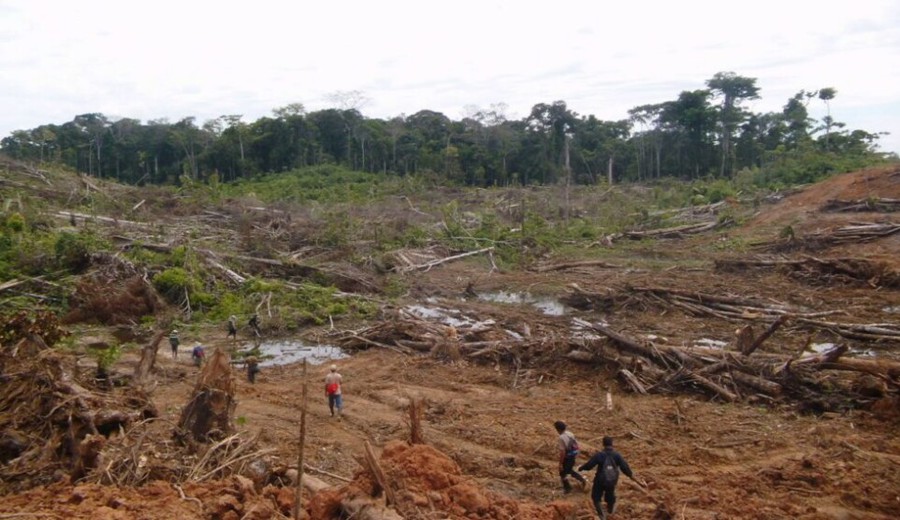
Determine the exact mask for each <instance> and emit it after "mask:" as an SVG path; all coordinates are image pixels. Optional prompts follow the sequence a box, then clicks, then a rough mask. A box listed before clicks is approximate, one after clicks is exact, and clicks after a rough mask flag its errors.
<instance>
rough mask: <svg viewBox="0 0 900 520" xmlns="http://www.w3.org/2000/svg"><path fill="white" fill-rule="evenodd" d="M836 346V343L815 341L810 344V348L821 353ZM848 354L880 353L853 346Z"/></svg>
mask: <svg viewBox="0 0 900 520" xmlns="http://www.w3.org/2000/svg"><path fill="white" fill-rule="evenodd" d="M835 346H836V345H835V344H834V343H813V344H812V345H810V346H809V350H812V351H813V352H815V353H816V354H821V353H823V352H826V351H828V350H831V349H833V348H834V347H835ZM848 354H853V355H854V356H858V357H878V354H877V353H876V352H875V351H874V350H869V349H858V348H851V349H850V350H849V351H848Z"/></svg>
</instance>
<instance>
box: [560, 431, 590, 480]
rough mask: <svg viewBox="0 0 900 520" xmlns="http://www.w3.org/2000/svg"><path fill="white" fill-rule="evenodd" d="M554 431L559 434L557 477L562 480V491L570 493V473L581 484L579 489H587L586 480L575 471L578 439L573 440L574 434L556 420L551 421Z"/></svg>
mask: <svg viewBox="0 0 900 520" xmlns="http://www.w3.org/2000/svg"><path fill="white" fill-rule="evenodd" d="M553 427H554V428H556V433H558V434H559V442H558V446H559V479H560V480H561V481H562V487H563V493H571V492H572V486H571V485H570V484H569V479H568V476H569V475H572V477H574V478H575V480H577V481H578V482H579V484H581V489H587V481H586V480H585V478H584V477H582V476H581V474H580V473H578V472H577V471H575V469H574V468H575V457H577V456H578V453H579V448H578V441H576V440H575V434H573V433H572V432H570V431H569V429H568V427H567V426H566V423H564V422H562V421H556V422H555V423H553Z"/></svg>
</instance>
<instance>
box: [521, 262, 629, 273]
mask: <svg viewBox="0 0 900 520" xmlns="http://www.w3.org/2000/svg"><path fill="white" fill-rule="evenodd" d="M576 267H603V268H606V269H620V268H621V267H622V266H621V265H617V264H610V263H608V262H604V261H602V260H585V261H583V262H566V263H562V264H553V265H541V266H538V267H536V268H535V269H534V270H535V271H537V272H539V273H546V272H549V271H562V270H565V269H574V268H576Z"/></svg>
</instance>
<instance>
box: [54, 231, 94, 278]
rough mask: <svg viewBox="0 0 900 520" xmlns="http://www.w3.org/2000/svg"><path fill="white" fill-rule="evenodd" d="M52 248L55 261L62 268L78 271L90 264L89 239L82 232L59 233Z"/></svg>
mask: <svg viewBox="0 0 900 520" xmlns="http://www.w3.org/2000/svg"><path fill="white" fill-rule="evenodd" d="M53 249H54V252H55V253H56V262H57V264H58V265H59V266H60V267H62V268H63V269H67V270H69V271H71V272H73V273H80V272H82V271H84V270H85V269H87V268H88V266H90V265H91V251H90V246H89V240H87V239H86V237H85V236H84V235H82V234H77V235H76V234H74V233H60V234H59V236H58V237H57V238H56V243H55V244H54V246H53Z"/></svg>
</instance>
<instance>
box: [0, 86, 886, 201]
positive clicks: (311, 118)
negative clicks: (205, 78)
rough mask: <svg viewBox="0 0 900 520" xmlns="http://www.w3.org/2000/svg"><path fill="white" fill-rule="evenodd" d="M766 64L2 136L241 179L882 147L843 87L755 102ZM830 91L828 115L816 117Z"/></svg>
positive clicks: (104, 169)
mask: <svg viewBox="0 0 900 520" xmlns="http://www.w3.org/2000/svg"><path fill="white" fill-rule="evenodd" d="M759 92H760V88H759V87H758V86H757V84H756V79H755V78H749V77H745V76H740V75H737V74H735V73H733V72H720V73H717V74H715V75H714V76H713V77H712V78H710V79H709V80H707V81H706V82H705V88H701V89H697V90H692V91H684V92H681V93H680V94H679V95H678V97H677V98H676V99H674V100H671V101H665V102H662V103H657V104H648V105H641V106H638V107H635V108H633V109H632V110H630V111H629V112H628V116H629V117H628V118H627V119H623V120H619V121H603V120H600V119H597V118H596V117H595V116H593V115H587V116H585V115H580V114H577V113H575V112H573V111H572V110H570V109H569V108H568V107H567V105H566V103H565V102H564V101H555V102H552V103H539V104H537V105H534V107H533V108H532V109H531V112H530V113H529V114H528V115H527V116H526V117H524V118H522V119H518V120H515V119H510V118H508V117H507V115H506V106H505V105H503V104H502V103H501V104H496V105H491V106H490V107H489V108H478V107H467V115H466V116H465V117H463V118H462V119H460V120H458V121H457V120H453V119H451V118H449V117H447V116H446V115H444V114H442V113H440V112H435V111H432V110H421V111H419V112H416V113H415V114H412V115H409V116H403V115H401V116H397V117H394V118H391V119H378V118H369V117H365V116H364V115H363V114H362V113H361V112H360V110H359V109H358V105H360V104H361V101H362V100H363V97H362V96H361V93H359V92H349V93H338V95H337V96H335V98H334V100H335V101H336V102H337V104H338V105H341V106H340V107H339V108H328V109H324V110H318V111H313V112H307V111H306V110H305V108H304V107H303V105H302V104H300V103H294V104H291V105H288V106H285V107H281V108H277V109H275V110H273V111H272V115H271V116H267V117H262V118H260V119H257V120H256V121H253V122H244V121H243V120H242V119H243V118H242V116H240V115H223V116H221V117H219V118H216V119H213V120H210V121H206V122H204V123H203V124H202V125H198V124H197V122H196V120H195V118H193V117H186V118H184V119H182V120H180V121H177V122H175V123H171V122H169V121H167V120H151V121H148V122H146V123H142V122H141V121H139V120H136V119H129V118H124V119H118V120H115V121H113V120H110V119H109V118H108V117H106V116H104V115H103V114H100V113H90V114H82V115H78V116H76V117H75V118H74V119H73V120H72V121H70V122H67V123H64V124H62V125H55V124H45V125H41V126H39V127H37V128H34V129H31V130H17V131H14V132H12V133H11V134H10V135H9V136H8V137H6V138H4V139H2V141H0V150H2V151H3V152H4V153H6V154H7V155H10V156H12V157H14V158H19V159H24V160H32V161H42V162H43V161H51V162H57V163H62V164H65V165H68V166H70V167H72V168H75V169H77V170H78V171H80V172H83V173H85V174H88V175H92V176H97V177H105V178H115V179H117V180H119V181H122V182H127V183H138V184H140V183H157V184H163V183H173V182H178V181H179V179H180V177H181V176H187V177H189V178H191V179H195V180H205V179H208V178H209V177H210V176H213V175H216V176H218V178H219V179H220V180H224V181H232V180H237V179H241V178H248V177H253V176H256V175H259V174H265V173H274V172H281V171H288V170H293V169H296V168H302V167H305V166H313V165H320V164H338V165H342V166H345V167H347V168H350V169H354V170H360V171H367V172H373V173H380V172H383V173H391V174H399V175H408V174H415V173H420V172H431V173H434V174H437V175H440V176H442V177H443V178H444V179H446V180H447V181H448V182H452V183H459V184H464V185H471V186H494V185H510V184H521V185H526V184H548V183H554V182H559V181H561V180H565V181H567V182H572V183H581V184H587V183H596V182H599V181H601V180H607V181H609V182H619V181H640V180H647V179H658V178H661V177H675V178H682V179H695V178H700V177H708V176H715V177H720V178H729V177H731V176H733V175H734V174H735V173H736V172H738V171H740V170H742V169H745V168H749V169H754V168H766V167H767V166H772V165H779V164H781V165H782V166H784V167H789V168H797V169H799V170H800V171H799V173H796V174H795V176H799V177H801V178H799V179H795V180H800V181H804V180H812V179H805V178H803V177H804V176H818V175H821V174H826V173H829V170H834V169H836V168H840V165H842V164H843V165H846V164H847V161H848V160H849V161H851V162H853V163H854V164H855V162H859V161H863V162H865V161H871V160H874V159H877V158H880V157H881V155H882V154H879V153H878V151H877V140H878V137H879V134H877V133H870V132H867V131H865V130H849V129H847V128H846V127H845V125H844V124H843V123H840V122H838V121H835V120H834V119H833V118H832V117H831V107H830V102H831V101H832V100H833V99H834V98H835V96H836V94H837V91H836V90H835V89H834V88H830V87H829V88H821V89H818V90H815V91H806V90H801V91H799V92H798V93H797V94H796V95H794V96H792V97H791V98H789V99H788V100H787V101H786V103H785V104H784V106H783V108H782V110H781V111H778V112H768V113H754V112H752V111H750V110H749V109H748V108H747V107H746V104H747V102H748V101H750V100H753V99H757V98H758V97H759ZM813 102H817V103H818V102H821V103H824V104H825V105H826V107H827V109H828V115H827V116H825V117H824V118H823V119H822V120H815V119H813V118H811V117H810V115H809V112H808V106H809V104H810V103H813Z"/></svg>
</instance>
